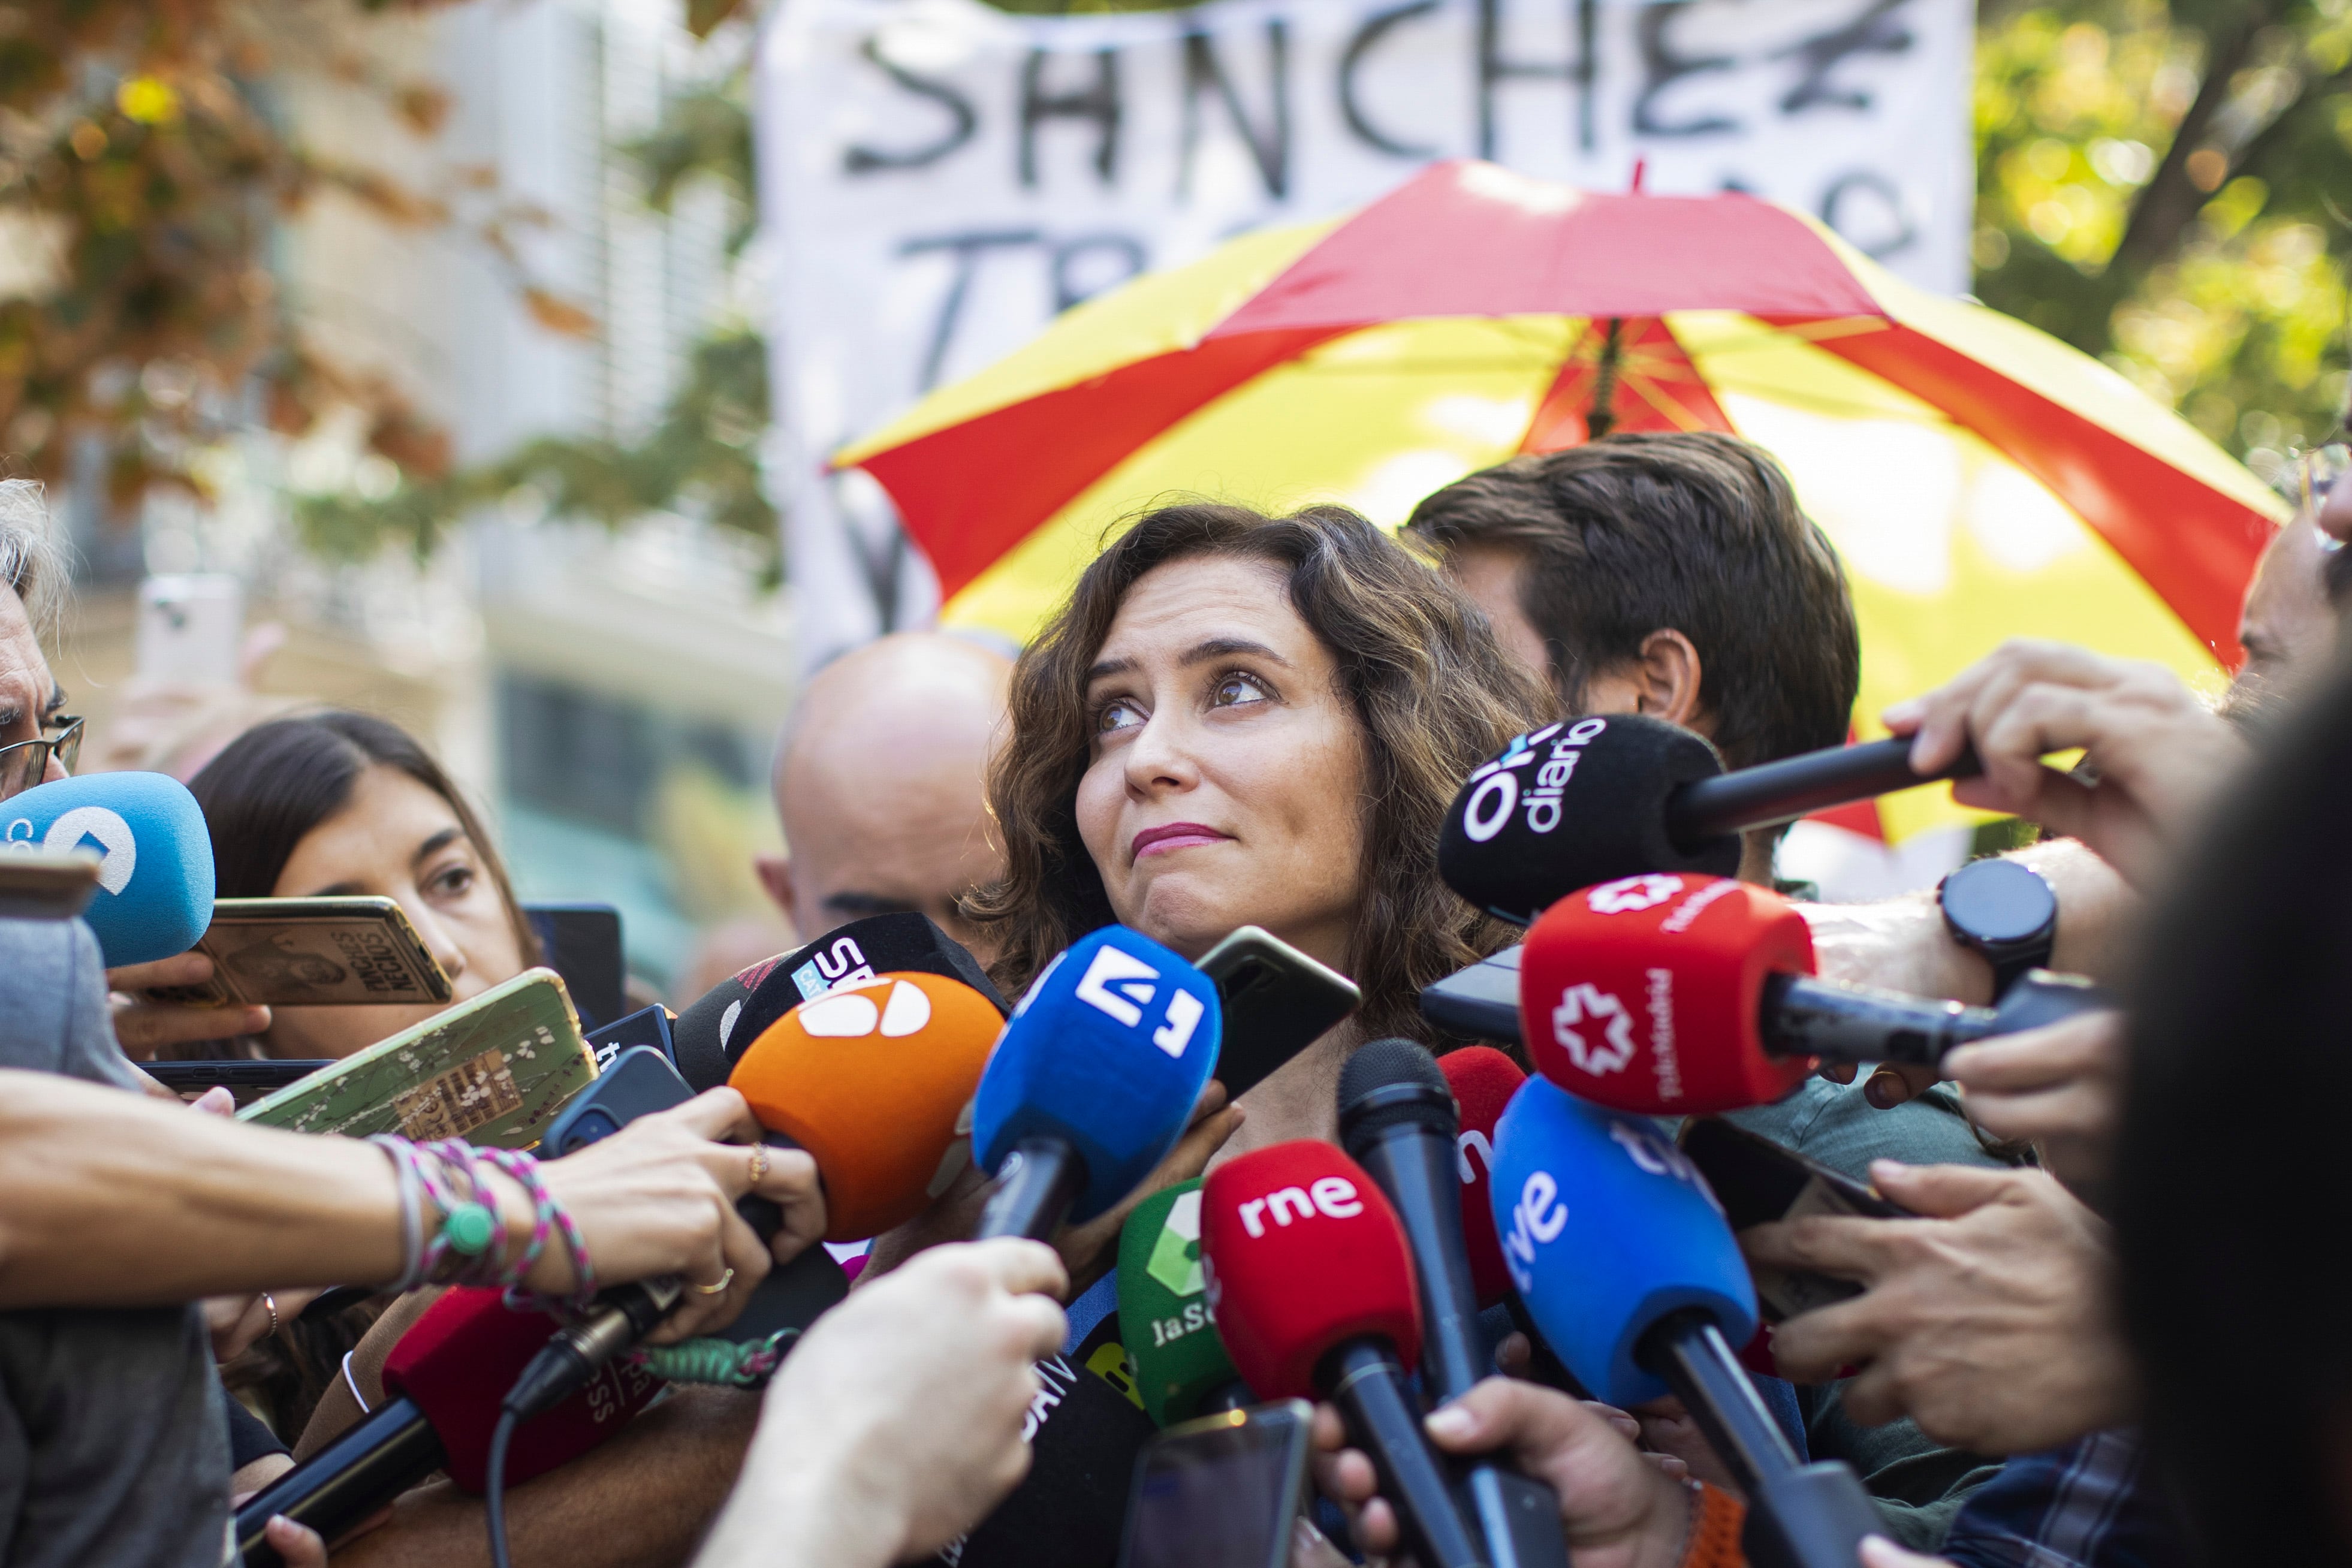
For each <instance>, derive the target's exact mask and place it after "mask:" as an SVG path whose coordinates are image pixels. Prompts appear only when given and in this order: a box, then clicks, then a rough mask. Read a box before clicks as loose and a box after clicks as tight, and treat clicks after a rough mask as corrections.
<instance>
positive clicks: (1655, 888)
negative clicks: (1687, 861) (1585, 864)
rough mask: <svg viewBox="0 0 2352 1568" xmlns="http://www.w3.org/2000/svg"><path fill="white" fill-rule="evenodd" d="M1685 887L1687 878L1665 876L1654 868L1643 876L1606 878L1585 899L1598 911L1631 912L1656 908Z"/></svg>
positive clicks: (1600, 912)
mask: <svg viewBox="0 0 2352 1568" xmlns="http://www.w3.org/2000/svg"><path fill="white" fill-rule="evenodd" d="M1682 890H1683V879H1681V878H1680V877H1667V876H1662V875H1660V874H1659V873H1658V872H1655V871H1652V872H1648V873H1645V874H1644V875H1643V876H1639V877H1621V878H1619V879H1617V880H1616V881H1613V882H1603V883H1601V886H1599V887H1597V888H1595V889H1592V890H1591V892H1589V893H1587V894H1585V895H1584V901H1585V904H1586V905H1587V906H1588V907H1589V908H1591V910H1592V912H1593V913H1594V914H1596V915H1630V914H1637V913H1639V912H1640V911H1642V910H1654V909H1656V908H1657V907H1658V906H1659V905H1660V904H1663V903H1664V902H1665V901H1666V900H1668V899H1671V898H1673V897H1674V896H1675V894H1676V893H1679V892H1681V891H1682Z"/></svg>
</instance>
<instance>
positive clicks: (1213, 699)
mask: <svg viewBox="0 0 2352 1568" xmlns="http://www.w3.org/2000/svg"><path fill="white" fill-rule="evenodd" d="M1265 697H1266V691H1265V687H1263V686H1260V685H1259V684H1258V683H1257V682H1256V681H1255V680H1253V679H1250V678H1249V677H1248V676H1246V675H1228V676H1226V677H1225V678H1224V679H1223V680H1220V681H1218V682H1217V689H1215V690H1214V691H1213V692H1212V693H1210V698H1209V705H1210V706H1211V707H1213V708H1234V707H1237V706H1239V705H1240V704H1242V703H1244V702H1263V701H1265Z"/></svg>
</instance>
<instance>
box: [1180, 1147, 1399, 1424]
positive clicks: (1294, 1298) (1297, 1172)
mask: <svg viewBox="0 0 2352 1568" xmlns="http://www.w3.org/2000/svg"><path fill="white" fill-rule="evenodd" d="M1201 1264H1202V1271H1203V1273H1204V1274H1205V1276H1206V1279H1207V1285H1208V1298H1209V1310H1210V1312H1211V1314H1212V1315H1213V1317H1214V1318H1215V1319H1216V1323H1217V1335H1218V1337H1219V1338H1220V1339H1222V1340H1223V1341H1224V1342H1225V1352H1226V1353H1227V1354H1229V1355H1231V1356H1232V1357H1233V1359H1234V1370H1235V1371H1237V1372H1239V1373H1241V1374H1242V1378H1243V1380H1244V1382H1246V1383H1247V1384H1249V1385H1250V1388H1251V1390H1252V1391H1253V1392H1255V1394H1257V1396H1258V1397H1259V1398H1260V1399H1292V1398H1306V1399H1311V1398H1313V1397H1314V1396H1315V1394H1316V1388H1315V1367H1316V1363H1318V1362H1320V1361H1321V1360H1322V1359H1323V1357H1324V1354H1325V1353H1326V1352H1328V1351H1329V1350H1330V1349H1331V1348H1332V1347H1333V1346H1334V1345H1337V1344H1339V1343H1340V1342H1343V1341H1347V1340H1351V1339H1355V1338H1357V1337H1358V1336H1360V1335H1364V1334H1370V1335H1374V1336H1376V1337H1379V1338H1381V1339H1385V1340H1388V1341H1389V1342H1391V1343H1393V1344H1394V1345H1395V1346H1396V1350H1397V1355H1398V1357H1399V1359H1400V1360H1402V1362H1403V1363H1404V1364H1405V1367H1406V1370H1408V1371H1410V1370H1411V1369H1412V1366H1413V1364H1414V1363H1415V1362H1416V1361H1417V1360H1418V1359H1419V1358H1420V1355H1421V1308H1420V1305H1419V1301H1420V1298H1419V1297H1418V1295H1417V1294H1416V1293H1415V1288H1414V1281H1413V1272H1412V1248H1411V1247H1409V1246H1407V1244H1406V1242H1405V1237H1404V1230H1403V1227H1402V1226H1399V1225H1398V1224H1397V1217H1396V1211H1395V1210H1394V1209H1391V1207H1390V1206H1389V1201H1388V1199H1387V1198H1386V1197H1385V1196H1383V1195H1382V1194H1381V1189H1380V1186H1379V1184H1377V1183H1375V1182H1374V1181H1373V1180H1372V1178H1371V1177H1370V1175H1369V1174H1367V1173H1365V1171H1364V1168H1363V1167H1362V1166H1361V1165H1359V1164H1357V1163H1356V1162H1355V1161H1353V1160H1351V1159H1349V1158H1348V1156H1347V1154H1346V1153H1345V1152H1343V1151H1342V1150H1340V1149H1339V1148H1338V1147H1337V1146H1336V1145H1334V1144H1330V1143H1324V1142H1318V1141H1317V1140H1315V1139H1312V1138H1302V1139H1298V1140H1296V1141H1295V1142H1288V1143H1276V1144H1275V1145H1274V1146H1273V1147H1271V1148H1266V1149H1257V1150H1253V1151H1252V1152H1249V1153H1246V1154H1244V1155H1241V1156H1239V1157H1238V1158H1235V1159H1233V1160H1228V1161H1227V1162H1225V1163H1223V1164H1222V1165H1220V1166H1218V1167H1217V1168H1216V1169H1215V1170H1213V1171H1212V1172H1210V1173H1209V1178H1208V1180H1207V1181H1206V1182H1204V1183H1203V1184H1202V1187H1201Z"/></svg>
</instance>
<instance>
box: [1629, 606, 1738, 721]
mask: <svg viewBox="0 0 2352 1568" xmlns="http://www.w3.org/2000/svg"><path fill="white" fill-rule="evenodd" d="M1704 674H1705V671H1704V670H1703V669H1702V668H1701V667H1700V665H1699V658H1698V649H1697V648H1696V647H1693V646H1692V644H1691V640H1690V638H1688V637H1685V636H1683V634H1682V633H1680V632H1678V631H1675V629H1674V628H1673V627H1671V626H1665V627H1661V628H1660V629H1659V630H1657V631H1654V632H1652V633H1651V634H1650V635H1649V636H1648V637H1643V639H1642V651H1641V653H1640V654H1639V655H1637V656H1636V657H1635V658H1633V660H1632V661H1631V662H1630V663H1628V664H1627V665H1626V666H1625V667H1624V668H1623V670H1622V675H1623V677H1624V678H1625V679H1628V680H1629V681H1630V682H1631V683H1632V684H1633V690H1634V697H1635V699H1636V702H1637V706H1636V707H1635V709H1634V711H1635V712H1637V713H1647V714H1648V715H1650V717H1652V718H1654V719H1664V721H1666V722H1668V723H1670V724H1679V725H1681V726H1682V727H1683V728H1684V729H1685V730H1696V731H1698V732H1699V733H1700V734H1702V735H1707V734H1712V733H1714V731H1715V715H1714V714H1712V713H1710V712H1708V711H1707V710H1706V704H1705V703H1703V702H1702V701H1701V700H1699V683H1700V679H1701V677H1702V676H1703V675H1704Z"/></svg>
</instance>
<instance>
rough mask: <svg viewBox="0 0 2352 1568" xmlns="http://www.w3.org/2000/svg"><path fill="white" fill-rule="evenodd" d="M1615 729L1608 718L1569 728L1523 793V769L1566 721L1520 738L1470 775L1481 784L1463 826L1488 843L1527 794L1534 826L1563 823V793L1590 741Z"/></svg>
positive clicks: (1539, 829)
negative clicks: (1520, 782)
mask: <svg viewBox="0 0 2352 1568" xmlns="http://www.w3.org/2000/svg"><path fill="white" fill-rule="evenodd" d="M1608 728H1609V721H1607V720H1606V719H1580V720H1578V721H1576V722H1575V723H1574V724H1572V725H1570V726H1569V729H1568V733H1566V734H1564V735H1560V736H1559V740H1557V741H1552V744H1551V752H1550V754H1549V756H1548V757H1546V758H1545V759H1544V761H1543V763H1542V765H1541V766H1539V767H1538V768H1537V769H1536V776H1535V780H1534V782H1533V783H1532V784H1529V785H1528V788H1527V789H1526V790H1525V791H1524V792H1522V791H1521V789H1520V787H1519V779H1518V774H1517V770H1518V769H1520V768H1524V767H1526V766H1527V765H1528V763H1532V762H1535V761H1536V759H1537V757H1538V754H1539V753H1538V752H1537V751H1536V747H1537V746H1538V745H1539V744H1541V743H1542V742H1545V741H1550V740H1551V737H1552V736H1554V735H1558V734H1559V730H1560V726H1559V725H1558V724H1547V725H1545V726H1544V727H1543V728H1542V729H1540V730H1538V731H1534V732H1533V733H1531V734H1526V735H1520V736H1518V737H1517V738H1515V739H1514V740H1513V741H1512V742H1511V743H1510V745H1509V747H1508V748H1507V749H1506V750H1505V751H1504V752H1503V754H1502V755H1501V756H1499V757H1496V759H1495V760H1494V761H1493V762H1491V763H1486V764H1485V765H1484V766H1482V767H1480V768H1479V769H1478V770H1477V771H1476V772H1475V773H1472V774H1471V775H1470V781H1469V782H1471V783H1473V784H1477V786H1478V787H1477V788H1476V789H1475V790H1473V791H1472V792H1471V794H1470V798H1469V799H1468V800H1467V801H1465V803H1464V804H1463V806H1462V831H1463V832H1464V833H1465V834H1468V835H1469V837H1470V841H1471V842H1472V843H1473V844H1484V843H1486V841H1487V840H1488V839H1490V838H1492V837H1495V835H1496V834H1497V833H1500V832H1501V831H1502V830H1503V824H1505V823H1507V822H1508V821H1509V820H1510V819H1511V813H1512V812H1513V811H1515V810H1517V808H1518V805H1519V804H1520V801H1521V800H1522V798H1524V799H1525V801H1526V803H1527V808H1528V831H1529V832H1531V833H1549V832H1550V831H1551V830H1552V829H1553V828H1555V827H1558V826H1559V821H1560V811H1559V797H1560V795H1561V792H1562V791H1564V790H1565V789H1566V788H1567V787H1568V781H1569V779H1570V777H1572V776H1573V775H1574V774H1575V773H1576V764H1577V763H1578V762H1579V761H1580V760H1581V759H1582V758H1583V756H1584V750H1583V748H1584V746H1585V745H1586V743H1587V742H1591V740H1592V739H1593V738H1594V737H1595V736H1597V735H1599V734H1600V733H1601V731H1604V730H1606V729H1608Z"/></svg>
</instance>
